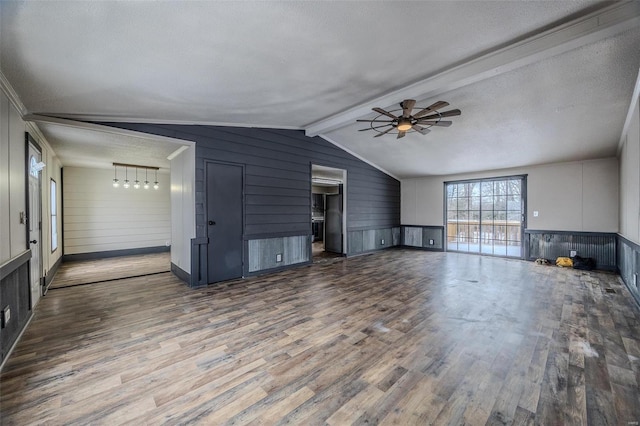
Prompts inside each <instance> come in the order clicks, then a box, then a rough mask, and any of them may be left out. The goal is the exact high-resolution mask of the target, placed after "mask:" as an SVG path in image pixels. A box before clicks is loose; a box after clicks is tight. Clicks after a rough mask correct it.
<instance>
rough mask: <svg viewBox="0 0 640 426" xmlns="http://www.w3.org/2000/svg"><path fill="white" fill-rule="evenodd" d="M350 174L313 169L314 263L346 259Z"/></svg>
mask: <svg viewBox="0 0 640 426" xmlns="http://www.w3.org/2000/svg"><path fill="white" fill-rule="evenodd" d="M346 184H347V171H346V170H344V169H336V168H333V167H327V166H321V165H317V164H312V165H311V230H312V256H313V261H314V262H321V261H325V260H330V259H336V258H340V257H342V256H344V255H346V253H347V251H346V248H347V241H346V236H347V232H346V228H347V225H346V196H345V194H346Z"/></svg>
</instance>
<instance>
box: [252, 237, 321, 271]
mask: <svg viewBox="0 0 640 426" xmlns="http://www.w3.org/2000/svg"><path fill="white" fill-rule="evenodd" d="M310 251H311V236H310V235H297V236H293V237H276V238H264V239H259V240H249V241H248V261H249V273H250V274H251V273H256V272H259V271H264V270H267V269H274V268H281V267H283V266H289V265H295V264H298V263H305V262H309V253H310ZM278 254H280V255H282V260H281V261H280V262H278V261H277V255H278Z"/></svg>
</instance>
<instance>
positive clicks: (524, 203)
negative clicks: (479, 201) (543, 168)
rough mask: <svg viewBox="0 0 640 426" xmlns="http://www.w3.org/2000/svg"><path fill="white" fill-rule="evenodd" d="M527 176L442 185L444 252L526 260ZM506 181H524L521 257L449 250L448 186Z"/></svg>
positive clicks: (496, 177) (460, 180)
mask: <svg viewBox="0 0 640 426" xmlns="http://www.w3.org/2000/svg"><path fill="white" fill-rule="evenodd" d="M527 176H528V175H527V174H521V175H508V176H493V177H484V178H475V179H459V180H448V181H444V182H443V183H442V217H443V221H444V226H443V234H444V235H443V243H444V244H443V246H444V251H451V252H455V253H469V254H476V255H481V256H493V257H503V258H507V259H525V256H526V253H525V249H526V248H527V247H525V243H526V241H525V230H526V229H527V198H528V197H527ZM504 179H521V180H522V188H521V194H520V195H521V197H522V220H521V222H520V257H515V256H501V255H497V254H489V253H476V252H466V251H457V250H449V248H448V241H447V184H450V183H468V182H485V181H493V180H504Z"/></svg>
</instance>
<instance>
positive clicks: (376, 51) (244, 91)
mask: <svg viewBox="0 0 640 426" xmlns="http://www.w3.org/2000/svg"><path fill="white" fill-rule="evenodd" d="M608 5H609V3H607V2H600V1H552V2H546V1H545V2H539V1H510V2H503V1H495V2H493V1H470V2H458V1H428V2H399V1H381V2H351V1H349V2H325V1H304V2H279V1H278V2H274V1H257V2H250V1H243V2H240V1H238V2H128V1H124V2H112V1H91V2H90V1H84V2H77V1H73V2H62V1H56V2H47V1H29V2H6V1H0V71H2V73H3V74H4V76H5V77H6V79H7V80H8V82H9V83H10V84H11V86H12V87H13V88H14V89H15V92H16V93H17V95H18V96H19V98H20V99H21V101H22V102H23V103H24V105H25V109H26V111H25V112H27V113H31V114H48V115H53V116H59V117H72V118H77V119H84V120H93V121H100V120H105V121H114V120H120V121H134V122H135V121H144V122H180V123H212V124H214V123H215V124H229V125H241V126H265V127H282V128H308V126H309V125H311V124H313V123H316V122H318V121H319V120H322V119H325V118H327V117H331V116H334V115H335V114H337V113H339V112H341V111H345V110H349V109H350V108H353V107H354V106H358V105H363V104H366V103H375V101H376V99H379V98H380V97H382V96H384V95H388V94H389V93H393V92H394V91H398V90H401V89H402V88H403V87H407V85H409V84H411V83H415V82H419V81H421V80H424V79H427V78H430V77H432V76H434V75H437V74H439V73H440V72H442V71H445V70H449V69H451V68H452V67H455V66H457V65H461V64H465V63H469V61H471V60H473V59H474V58H479V57H483V56H485V55H486V54H487V53H489V52H492V51H495V50H496V49H499V48H505V47H508V46H510V45H512V44H513V43H514V42H518V41H520V40H524V39H528V38H530V37H532V36H535V35H536V34H539V33H540V32H542V31H545V30H549V29H552V28H556V27H557V26H559V25H562V24H563V23H564V22H567V21H570V20H572V19H575V18H578V17H580V16H582V15H584V14H586V13H588V12H592V11H595V10H598V9H599V8H602V7H605V6H608ZM639 36H640V35H639V33H638V30H637V29H636V30H628V31H626V32H624V33H621V34H619V35H618V34H615V35H614V36H612V37H606V38H605V37H603V38H602V39H601V40H596V41H595V42H594V43H590V44H588V45H585V46H582V47H578V48H577V49H573V50H569V51H567V52H563V53H562V54H560V55H558V56H553V55H547V56H546V57H543V58H541V60H540V61H537V62H535V63H531V64H529V65H526V66H523V67H519V68H516V69H513V70H510V71H508V72H504V73H501V74H499V75H496V76H494V77H491V78H486V79H484V78H483V79H482V80H481V81H474V82H473V83H472V84H468V85H458V86H457V87H456V89H455V90H448V89H447V88H446V87H442V90H439V91H437V90H436V92H438V93H439V95H438V97H437V98H436V99H430V98H426V99H421V96H422V97H424V96H423V95H424V93H416V94H415V95H412V97H416V98H418V100H420V101H423V102H420V103H421V104H422V103H424V104H428V103H430V102H431V101H433V100H438V99H443V100H446V101H449V102H450V103H451V104H452V106H453V107H456V108H460V109H461V110H462V111H463V115H462V116H461V117H456V118H454V119H453V121H454V125H453V126H452V127H451V128H448V129H435V130H434V131H432V132H431V133H430V134H429V135H427V136H415V135H408V136H407V137H406V138H404V139H403V140H402V141H396V140H395V139H393V138H392V137H382V138H377V139H375V140H373V139H372V138H371V136H370V135H368V134H366V132H362V133H358V132H357V131H356V130H357V129H358V128H361V127H359V126H356V125H355V124H352V123H353V121H349V122H346V123H342V124H341V126H338V128H337V129H336V130H327V131H325V132H322V133H321V134H323V135H324V136H327V137H328V138H329V139H330V140H332V141H334V142H335V143H337V144H338V145H340V146H343V147H345V148H347V149H348V150H350V151H352V152H354V153H356V154H357V155H359V156H361V157H362V158H364V159H366V160H367V161H369V162H371V163H373V164H375V165H377V166H379V167H381V168H382V169H384V170H388V171H389V172H391V173H393V174H394V175H396V176H398V177H405V176H416V175H428V174H447V173H457V172H465V171H473V170H479V169H493V168H504V167H513V166H518V165H525V164H536V163H541V162H553V161H563V160H571V159H579V158H593V157H596V156H602V155H613V154H614V153H615V141H616V140H617V138H619V136H620V131H621V130H622V122H623V121H624V115H625V113H626V108H627V107H628V105H629V101H630V97H631V92H632V90H633V84H634V78H635V75H636V74H637V71H638V68H639V66H640V60H639V59H638V50H639V49H638V48H637V46H638V45H640V38H639ZM460 86H461V87H460ZM401 100H402V99H397V100H395V101H394V102H398V101H401ZM375 105H376V106H381V107H391V106H393V105H377V104H375ZM370 106H372V105H370ZM43 131H44V133H45V134H46V135H47V136H48V137H49V136H51V137H52V138H54V140H55V142H53V143H52V144H55V146H54V148H55V149H56V151H57V152H58V154H59V156H60V158H61V160H62V162H63V164H65V165H66V164H71V163H73V164H76V163H78V164H80V163H82V162H90V161H98V160H96V159H95V158H94V160H91V158H93V157H94V156H96V155H99V156H101V161H103V162H104V161H107V159H108V160H109V162H110V161H119V160H117V159H116V158H110V157H108V156H110V155H116V153H120V154H122V153H123V152H125V151H126V149H127V148H126V146H128V145H129V144H128V143H120V145H117V144H118V141H117V139H114V138H113V137H112V135H109V136H108V137H106V136H105V134H100V135H94V137H93V139H92V138H91V137H89V136H88V135H84V136H82V138H84V139H85V140H87V141H93V142H91V143H89V142H86V143H83V142H81V140H80V139H82V138H80V137H77V136H78V135H75V136H76V137H75V138H74V137H73V136H72V135H69V134H68V133H69V132H70V130H69V129H68V128H67V129H61V128H60V126H55V125H48V126H46V128H45V129H44V130H43ZM65 132H67V134H65ZM76 132H77V129H76ZM98 138H102V140H100V141H98V140H97V139H98ZM149 143H150V142H149V141H146V140H140V141H138V144H136V143H133V144H131V145H132V146H131V153H130V155H129V156H141V157H142V158H141V159H140V160H137V161H143V160H144V155H145V154H143V153H142V152H141V151H142V150H141V149H138V148H136V146H138V145H145V144H149ZM101 144H107V145H109V144H114V145H116V146H117V149H113V150H109V149H108V148H103V149H105V151H103V152H99V148H98V147H99V146H100V145H101ZM149 149H150V152H151V153H153V154H151V155H152V156H154V157H157V158H160V157H161V156H163V155H164V153H162V154H160V153H158V152H157V151H158V150H159V151H162V148H159V147H157V146H155V145H153V144H152V145H151V146H150V147H149ZM83 150H84V151H85V152H83ZM164 157H165V158H166V155H164ZM165 161H166V160H165Z"/></svg>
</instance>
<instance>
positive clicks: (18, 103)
mask: <svg viewBox="0 0 640 426" xmlns="http://www.w3.org/2000/svg"><path fill="white" fill-rule="evenodd" d="M0 88H1V89H2V91H3V92H4V93H5V95H7V97H8V98H9V101H10V102H11V105H13V106H14V108H15V109H17V110H18V112H19V113H20V116H21V117H24V116H25V115H27V108H26V107H25V106H24V104H23V103H22V100H21V99H20V96H18V93H17V92H16V91H15V90H14V89H13V86H12V85H11V83H9V80H8V79H7V77H6V76H5V75H4V73H3V72H2V71H0Z"/></svg>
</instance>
